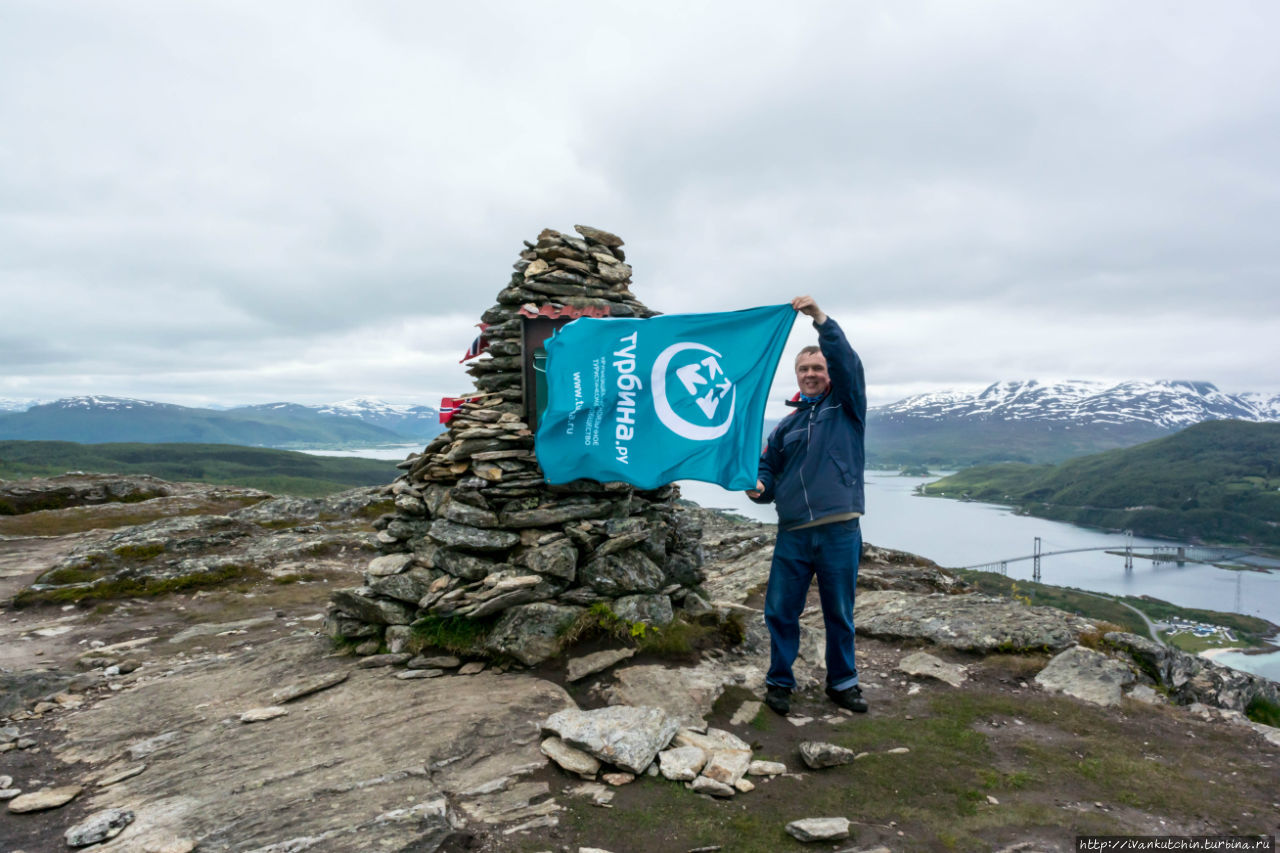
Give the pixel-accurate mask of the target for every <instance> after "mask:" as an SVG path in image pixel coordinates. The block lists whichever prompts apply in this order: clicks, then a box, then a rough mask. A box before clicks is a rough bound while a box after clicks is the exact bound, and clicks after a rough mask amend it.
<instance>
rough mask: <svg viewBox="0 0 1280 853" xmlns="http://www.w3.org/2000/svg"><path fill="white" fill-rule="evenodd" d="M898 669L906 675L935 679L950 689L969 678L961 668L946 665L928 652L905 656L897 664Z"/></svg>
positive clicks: (954, 664)
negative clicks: (947, 685) (949, 686)
mask: <svg viewBox="0 0 1280 853" xmlns="http://www.w3.org/2000/svg"><path fill="white" fill-rule="evenodd" d="M898 669H899V670H900V671H901V672H905V673H906V674H907V675H918V676H922V677H925V678H936V679H938V680H939V681H945V682H946V683H947V684H950V685H951V686H952V687H959V686H960V685H961V684H964V681H965V679H966V678H968V677H969V674H968V671H967V670H966V669H965V668H964V667H963V666H960V665H959V664H956V663H947V662H946V661H944V660H942V659H941V658H938V657H934V656H933V655H931V654H929V653H928V652H913V653H912V654H909V655H907V656H905V657H904V658H903V659H902V660H901V661H899V662H898Z"/></svg>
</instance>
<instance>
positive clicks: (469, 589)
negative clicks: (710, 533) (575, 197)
mask: <svg viewBox="0 0 1280 853" xmlns="http://www.w3.org/2000/svg"><path fill="white" fill-rule="evenodd" d="M574 227H575V229H576V230H577V232H578V234H579V235H580V237H572V236H568V235H565V234H561V233H559V232H557V231H552V230H550V229H547V230H545V231H543V232H542V233H541V234H539V235H538V240H537V242H536V243H529V242H527V241H526V243H525V247H526V248H525V250H524V251H522V252H521V253H520V258H519V260H518V261H517V262H516V263H515V273H514V274H513V275H512V277H511V281H510V283H509V284H508V285H507V287H506V288H505V289H503V290H502V291H501V292H500V293H499V294H498V298H497V304H495V305H494V306H493V307H491V308H490V309H489V310H488V311H486V312H484V315H483V316H482V318H481V319H482V320H483V322H485V323H486V324H488V328H487V329H486V331H485V333H484V336H485V339H486V341H487V342H488V353H489V356H490V357H489V358H481V359H480V360H478V361H476V362H474V363H473V364H472V365H471V366H470V367H469V368H468V372H469V373H470V374H471V375H472V376H473V377H475V385H476V388H477V393H476V395H475V396H474V397H473V398H472V399H470V400H469V401H468V402H466V403H465V404H463V405H462V406H461V408H460V409H459V410H458V412H457V413H456V414H455V415H454V416H453V418H452V419H451V420H450V422H449V426H448V429H447V430H446V431H445V432H444V433H442V434H441V435H439V436H437V437H436V438H435V439H433V440H432V441H431V443H430V444H428V445H427V446H426V447H425V448H424V449H423V451H422V452H421V453H418V454H414V455H412V456H410V457H409V458H408V459H406V460H405V461H404V462H402V463H400V466H399V467H400V468H401V469H402V470H404V472H405V473H404V474H402V475H401V476H400V477H399V478H397V479H396V480H395V482H394V483H392V484H391V486H390V487H389V492H390V494H391V495H392V496H393V497H394V499H395V512H394V513H391V514H389V515H384V516H382V517H381V518H379V519H378V520H377V521H375V522H374V527H375V528H376V529H377V530H378V534H377V538H378V544H379V547H380V549H381V550H382V552H383V556H380V557H378V558H376V559H374V560H373V561H372V562H371V563H370V564H369V566H368V569H367V571H366V572H365V577H364V581H365V583H364V586H362V587H357V588H354V589H343V590H338V591H336V592H335V593H334V594H333V596H332V604H331V607H330V613H329V619H328V622H327V628H328V631H329V633H330V634H331V635H333V636H335V637H341V638H345V639H361V640H363V641H364V642H363V643H362V645H363V647H364V648H366V649H367V650H374V649H377V648H378V647H379V646H381V645H382V644H383V643H385V644H386V645H387V646H390V647H400V646H403V645H404V644H405V643H406V642H407V641H408V639H409V638H410V637H411V636H412V627H411V626H412V625H413V624H414V623H415V622H418V623H419V624H422V623H421V621H420V620H431V619H434V618H447V617H466V618H469V619H473V620H485V621H486V623H487V624H488V623H491V624H488V627H489V630H488V632H487V634H486V637H485V639H484V640H483V647H481V648H477V649H474V651H475V652H477V653H488V654H501V655H505V656H509V657H513V658H515V659H516V660H519V661H521V662H522V663H525V664H529V665H532V664H535V663H538V662H540V661H542V660H545V659H546V658H548V657H551V656H552V655H555V654H557V653H558V652H559V651H561V646H562V640H561V637H562V636H563V634H564V632H565V629H566V628H567V627H568V626H570V625H572V624H573V623H574V622H575V621H577V620H578V619H579V617H580V616H581V615H582V614H583V613H584V612H585V611H586V609H587V608H588V607H590V606H591V605H594V604H597V603H605V604H607V605H608V606H609V608H610V609H611V610H612V611H613V612H614V613H615V614H616V615H617V616H619V617H621V618H622V619H625V620H627V621H629V622H644V623H647V624H651V625H663V624H666V623H668V622H670V621H671V620H672V619H673V618H674V615H675V611H676V609H678V608H680V607H684V608H687V609H689V610H690V611H694V612H702V611H705V610H706V609H708V606H707V604H706V601H705V599H704V598H702V597H701V596H700V595H699V594H698V593H697V592H695V591H694V588H695V587H696V586H697V585H698V584H700V583H701V582H702V580H703V573H702V569H701V566H702V550H701V544H700V541H701V536H702V530H701V523H700V522H699V521H698V519H697V517H696V516H695V515H693V514H691V513H687V512H684V511H682V510H681V509H680V508H679V507H678V505H677V504H676V500H677V499H678V498H679V490H678V489H677V488H676V487H675V486H664V487H661V488H659V489H653V490H647V491H646V490H639V489H635V488H633V487H631V486H629V485H627V484H625V483H598V482H595V481H590V480H578V481H575V482H573V483H569V484H565V485H559V486H551V485H548V484H547V483H546V482H545V481H544V479H543V474H542V469H541V468H540V467H539V465H538V460H537V457H536V456H535V454H534V447H533V433H532V431H531V430H530V428H529V425H528V424H527V423H525V422H524V420H523V414H522V413H523V411H524V405H523V398H522V390H521V388H522V362H521V335H522V319H521V318H522V317H536V316H544V317H551V318H556V317H566V316H568V317H574V316H597V317H599V316H610V317H649V316H652V315H653V314H654V313H655V312H653V311H650V310H649V309H648V308H646V307H645V306H644V305H643V304H641V303H640V302H638V301H637V300H636V299H635V298H634V297H633V296H632V294H631V289H630V284H631V267H630V266H628V265H627V264H626V263H625V258H626V256H625V254H624V253H623V251H622V240H621V239H619V238H618V237H617V236H616V235H613V234H610V233H608V232H607V231H601V230H599V229H596V228H590V227H587V226H584V225H577V226H574Z"/></svg>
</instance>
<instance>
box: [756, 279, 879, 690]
mask: <svg viewBox="0 0 1280 853" xmlns="http://www.w3.org/2000/svg"><path fill="white" fill-rule="evenodd" d="M791 307H792V308H794V309H795V310H797V311H799V312H801V313H803V314H805V315H807V316H809V317H810V318H812V320H813V325H814V328H815V329H817V330H818V344H819V345H818V346H807V347H805V348H804V349H802V350H801V351H800V354H799V355H798V356H796V363H795V370H796V381H797V382H798V383H799V385H800V393H799V394H797V395H796V396H795V398H793V399H792V400H791V401H790V402H789V403H788V405H790V406H794V407H795V409H796V411H794V412H792V413H791V414H790V415H788V416H787V417H786V418H784V419H783V420H782V422H781V423H779V424H778V426H777V428H775V429H774V431H773V433H772V434H771V435H770V436H769V440H768V443H767V445H766V447H765V450H764V454H763V455H762V456H761V457H760V466H759V473H758V479H757V481H756V487H755V489H753V490H751V491H748V492H747V497H749V498H751V500H753V501H755V502H756V503H762V504H763V503H770V502H772V503H774V504H776V506H777V509H778V536H777V541H776V542H775V544H774V550H773V563H772V565H771V566H770V569H769V586H768V589H767V591H766V593H765V605H764V614H765V624H766V625H767V626H768V628H769V637H770V640H771V647H770V662H769V673H768V675H767V676H766V678H765V687H766V693H765V704H767V705H768V706H769V707H770V708H771V709H772V710H774V711H775V712H777V713H779V714H784V715H785V714H787V713H788V712H789V711H790V710H791V692H792V691H793V690H794V689H795V686H796V680H795V676H794V675H793V674H792V671H791V667H792V665H793V664H794V663H795V659H796V655H797V653H798V652H799V648H800V614H801V613H802V612H803V611H804V606H805V598H806V597H807V595H808V592H809V585H810V583H811V581H812V579H813V577H814V575H817V577H818V595H819V598H820V600H821V602H822V618H823V623H824V625H825V627H826V634H827V649H826V664H827V695H828V696H829V697H831V699H832V701H834V702H835V703H836V704H837V705H839V706H840V707H842V708H847V709H849V710H850V711H856V712H860V713H861V712H865V711H866V710H867V702H866V700H865V699H864V698H863V697H862V690H861V688H860V687H859V686H858V669H857V666H856V665H855V662H854V653H853V645H854V633H853V599H854V587H855V585H856V583H857V580H858V558H859V557H860V556H861V551H862V531H861V528H860V527H859V523H858V519H859V517H860V516H861V515H862V513H863V464H864V461H865V453H864V449H863V439H864V436H865V433H866V417H867V394H866V382H865V380H864V378H863V372H862V362H861V360H860V359H859V358H858V355H857V353H855V352H854V351H853V348H852V347H851V346H849V341H848V339H847V338H845V336H844V332H843V331H841V329H840V326H839V325H837V323H836V321H835V320H833V319H831V318H830V317H828V316H827V315H826V314H825V313H823V311H822V309H821V308H819V307H818V304H817V303H816V302H814V300H813V298H812V297H809V296H799V297H796V298H795V299H793V300H791Z"/></svg>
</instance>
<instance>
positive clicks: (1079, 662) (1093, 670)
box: [1036, 646, 1134, 706]
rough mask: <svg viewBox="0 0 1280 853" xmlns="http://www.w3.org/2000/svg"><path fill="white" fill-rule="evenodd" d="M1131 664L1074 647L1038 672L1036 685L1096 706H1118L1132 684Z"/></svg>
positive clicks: (1090, 650) (1080, 647)
mask: <svg viewBox="0 0 1280 853" xmlns="http://www.w3.org/2000/svg"><path fill="white" fill-rule="evenodd" d="M1133 680H1134V678H1133V672H1132V671H1130V669H1129V667H1127V666H1125V665H1124V664H1122V663H1120V661H1118V660H1115V659H1114V658H1109V657H1107V656H1106V655H1104V654H1102V653H1101V652H1095V651H1093V650H1092V649H1086V648H1085V647H1084V646H1075V647H1073V648H1070V649H1067V650H1066V651H1065V652H1062V653H1060V654H1058V655H1056V656H1055V657H1054V658H1053V659H1052V660H1050V661H1049V663H1048V664H1047V665H1046V666H1045V668H1044V669H1042V670H1040V672H1039V673H1038V674H1037V675H1036V684H1038V685H1040V686H1041V687H1043V688H1045V689H1046V690H1055V691H1058V692H1061V693H1066V694H1067V695H1068V696H1074V697H1076V698H1077V699H1082V700H1084V701H1085V702H1092V703H1093V704H1095V705H1107V706H1112V705H1119V704H1120V698H1121V696H1122V695H1123V690H1124V687H1125V686H1126V685H1128V684H1132V683H1133Z"/></svg>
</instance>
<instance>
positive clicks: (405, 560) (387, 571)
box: [365, 554, 413, 577]
mask: <svg viewBox="0 0 1280 853" xmlns="http://www.w3.org/2000/svg"><path fill="white" fill-rule="evenodd" d="M412 563H413V555H412V554H387V555H385V556H382V557H374V558H373V559H372V560H370V561H369V565H368V567H367V568H365V574H368V575H372V576H374V577H385V576H386V575H395V574H399V573H400V572H403V571H404V570H405V569H407V568H409V566H410V564H412Z"/></svg>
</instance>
